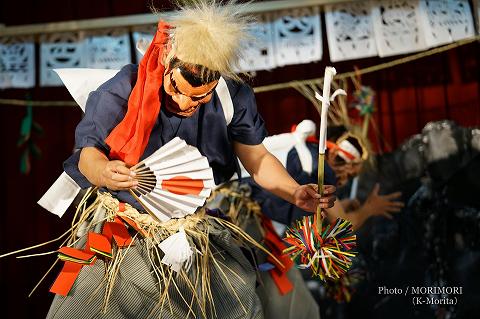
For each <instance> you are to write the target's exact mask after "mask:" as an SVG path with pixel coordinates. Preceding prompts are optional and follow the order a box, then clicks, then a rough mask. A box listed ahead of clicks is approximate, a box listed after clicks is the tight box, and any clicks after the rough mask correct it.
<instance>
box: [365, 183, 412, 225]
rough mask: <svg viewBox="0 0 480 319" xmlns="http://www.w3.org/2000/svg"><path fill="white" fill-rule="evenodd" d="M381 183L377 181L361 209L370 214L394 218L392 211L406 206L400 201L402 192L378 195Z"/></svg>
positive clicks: (396, 211) (398, 210)
mask: <svg viewBox="0 0 480 319" xmlns="http://www.w3.org/2000/svg"><path fill="white" fill-rule="evenodd" d="M379 190H380V185H379V184H378V183H377V184H375V186H374V187H373V190H372V192H371V193H370V195H368V198H367V200H366V201H365V203H364V204H363V205H362V207H360V211H361V212H362V213H363V214H366V215H368V216H384V217H386V218H388V219H392V218H393V217H392V213H398V212H400V211H401V210H402V208H403V207H404V206H405V205H404V203H403V202H400V201H398V199H399V198H400V196H402V193H400V192H395V193H391V194H388V195H378V191H379Z"/></svg>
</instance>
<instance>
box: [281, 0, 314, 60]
mask: <svg viewBox="0 0 480 319" xmlns="http://www.w3.org/2000/svg"><path fill="white" fill-rule="evenodd" d="M320 19H321V16H320V10H319V7H305V8H298V9H291V10H283V11H279V12H277V13H276V14H275V19H274V41H275V42H274V45H275V59H276V63H277V65H278V66H283V65H289V64H300V63H309V62H313V61H319V60H321V59H322V33H321V31H322V30H321V23H320Z"/></svg>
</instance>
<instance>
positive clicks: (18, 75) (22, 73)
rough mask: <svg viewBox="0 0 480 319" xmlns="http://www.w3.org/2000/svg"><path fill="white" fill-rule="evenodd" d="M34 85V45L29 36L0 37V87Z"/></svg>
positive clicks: (26, 86)
mask: <svg viewBox="0 0 480 319" xmlns="http://www.w3.org/2000/svg"><path fill="white" fill-rule="evenodd" d="M34 86H35V47H34V44H33V39H32V38H31V37H22V38H2V39H0V89H6V88H31V87H34Z"/></svg>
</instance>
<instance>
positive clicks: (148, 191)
mask: <svg viewBox="0 0 480 319" xmlns="http://www.w3.org/2000/svg"><path fill="white" fill-rule="evenodd" d="M132 170H133V171H134V172H135V173H136V176H135V178H136V179H137V180H138V186H137V188H136V189H132V190H131V191H130V192H131V193H132V195H134V197H135V198H136V199H137V200H138V201H139V202H140V204H141V205H142V206H143V207H144V208H145V210H146V211H147V212H148V213H150V214H151V215H153V217H156V218H157V219H158V220H160V221H161V222H164V221H167V220H169V219H170V218H181V217H184V216H186V215H190V214H193V213H195V211H196V210H197V208H198V207H200V206H202V205H203V204H204V203H205V200H206V199H207V198H208V196H210V193H211V191H212V188H213V187H215V181H214V179H213V171H212V168H211V167H210V165H209V163H208V159H207V158H206V157H205V156H203V155H202V154H201V153H200V152H199V150H198V149H197V148H196V147H194V146H191V145H188V144H187V143H186V142H185V141H184V140H182V139H181V138H179V137H175V138H174V139H173V140H171V141H170V142H168V143H167V144H165V145H164V146H162V147H161V148H160V149H158V150H157V151H156V152H155V153H153V154H152V155H150V156H149V157H148V158H146V159H144V160H143V161H141V162H140V163H138V164H137V165H135V166H134V167H132Z"/></svg>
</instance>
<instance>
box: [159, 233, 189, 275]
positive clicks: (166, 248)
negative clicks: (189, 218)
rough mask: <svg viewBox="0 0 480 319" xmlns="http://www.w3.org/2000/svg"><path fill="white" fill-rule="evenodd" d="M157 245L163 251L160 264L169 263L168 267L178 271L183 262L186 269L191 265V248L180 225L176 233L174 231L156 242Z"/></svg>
mask: <svg viewBox="0 0 480 319" xmlns="http://www.w3.org/2000/svg"><path fill="white" fill-rule="evenodd" d="M158 247H160V249H161V250H162V251H163V253H164V256H163V258H162V264H166V265H169V266H170V268H171V269H172V270H173V271H175V272H177V273H178V272H179V271H180V270H181V268H182V266H183V265H184V264H185V262H186V265H185V268H186V270H188V269H189V268H190V266H191V264H192V263H191V261H192V255H193V249H192V247H190V243H189V242H188V239H187V234H186V233H185V229H184V228H183V227H180V229H179V230H178V233H175V234H173V235H171V236H170V237H168V238H167V239H165V240H164V241H162V242H161V243H160V244H158Z"/></svg>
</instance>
